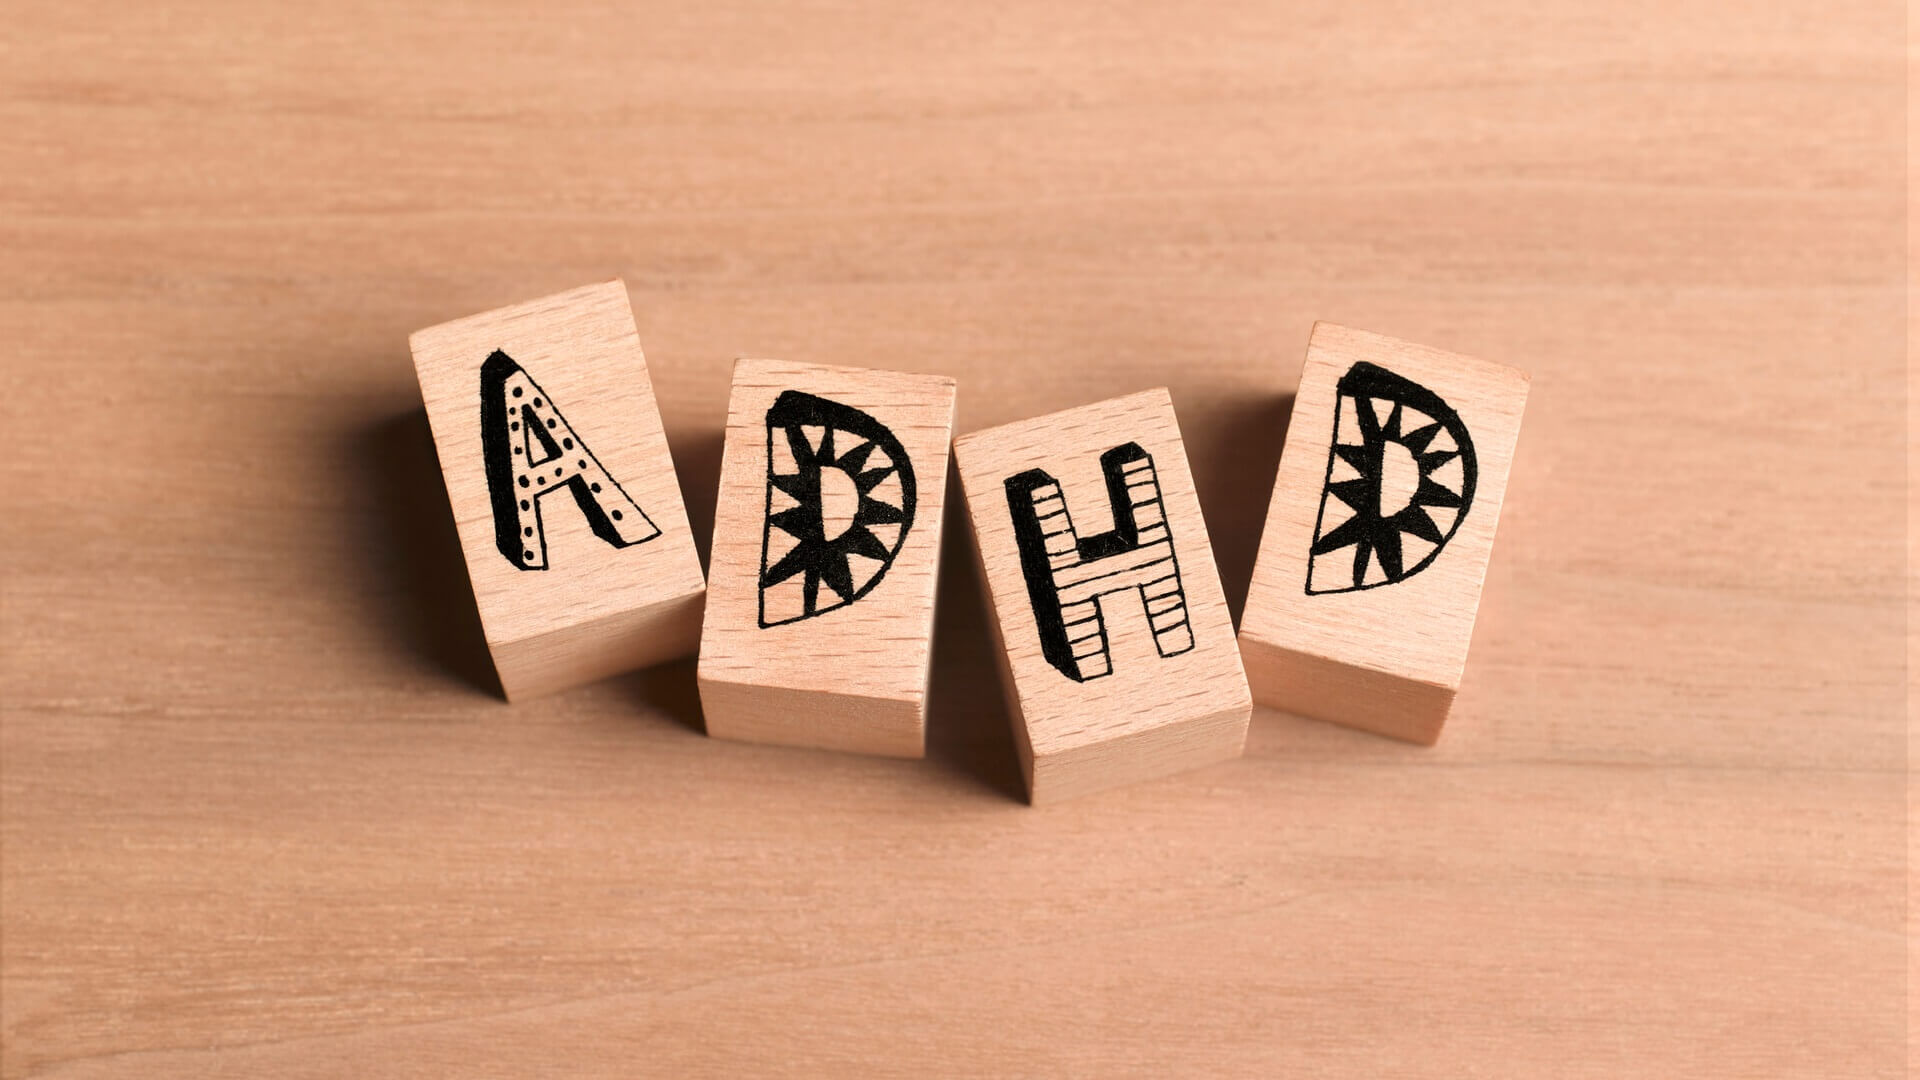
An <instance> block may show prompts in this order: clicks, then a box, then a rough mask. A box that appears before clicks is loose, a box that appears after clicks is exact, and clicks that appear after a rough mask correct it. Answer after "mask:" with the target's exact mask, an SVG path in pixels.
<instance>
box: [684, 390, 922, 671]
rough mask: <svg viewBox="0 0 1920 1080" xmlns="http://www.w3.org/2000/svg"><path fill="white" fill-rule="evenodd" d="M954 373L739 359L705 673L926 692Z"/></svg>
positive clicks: (718, 514) (717, 517) (718, 509)
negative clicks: (910, 371)
mask: <svg viewBox="0 0 1920 1080" xmlns="http://www.w3.org/2000/svg"><path fill="white" fill-rule="evenodd" d="M954 397H955V386H954V381H953V380H952V379H951V378H948V377H946V376H944V375H913V374H906V373H903V372H893V371H872V370H865V369H861V368H850V367H827V366H821V365H817V364H794V363H786V362H782V361H777V360H741V361H739V362H738V363H736V364H735V365H734V369H733V394H732V397H731V399H730V401H729V404H728V407H727V436H726V449H725V451H724V453H723V456H722V459H721V466H720V495H719V499H718V501H717V504H716V506H715V510H714V539H713V555H712V559H711V567H710V573H709V575H708V578H709V585H708V593H707V613H706V623H705V627H704V628H703V630H702V633H701V641H700V677H701V678H702V679H718V680H722V681H730V682H740V683H751V684H754V685H758V686H777V687H782V688H787V689H797V690H818V691H825V692H831V693H843V694H849V695H856V696H861V697H872V698H885V699H890V700H900V701H911V702H915V703H918V702H922V701H924V699H925V696H926V687H927V673H928V664H929V661H930V659H931V656H932V642H933V608H934V591H935V587H936V584H937V580H938V574H939V568H940V532H941V522H942V517H943V515H944V513H945V510H946V487H947V454H948V447H949V443H950V440H951V438H952V434H953V409H954Z"/></svg>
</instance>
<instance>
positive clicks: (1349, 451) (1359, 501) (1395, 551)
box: [1307, 362, 1479, 595]
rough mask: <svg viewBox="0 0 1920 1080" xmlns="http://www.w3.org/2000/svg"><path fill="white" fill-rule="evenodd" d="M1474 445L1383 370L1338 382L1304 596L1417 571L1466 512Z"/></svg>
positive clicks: (1421, 390) (1454, 418)
mask: <svg viewBox="0 0 1920 1080" xmlns="http://www.w3.org/2000/svg"><path fill="white" fill-rule="evenodd" d="M1478 473H1479V467H1478V465H1477V463H1476V462H1475V461H1474V456H1473V440H1472V439H1471V438H1469V437H1468V435H1467V428H1466V425H1465V424H1462V423H1461V422H1460V417H1459V414H1457V413H1455V412H1454V411H1453V410H1452V409H1451V408H1449V407H1448V406H1447V403H1446V402H1444V401H1442V400H1440V396H1439V395H1438V394H1435V393H1433V392H1432V391H1430V390H1428V389H1427V388H1426V387H1424V386H1421V385H1419V384H1418V383H1415V382H1413V381H1412V380H1409V379H1406V378H1403V377H1401V376H1399V375H1395V374H1394V373H1393V372H1391V371H1388V370H1387V369H1385V368H1383V367H1379V366H1377V365H1374V364H1369V363H1365V362H1362V363H1357V364H1355V365H1353V367H1351V368H1349V369H1348V370H1347V373H1346V374H1345V375H1342V376H1341V377H1340V383H1339V398H1338V400H1336V401H1335V402H1334V407H1333V446H1332V449H1331V450H1330V451H1329V452H1328V454H1327V480H1326V486H1325V488H1323V489H1322V491H1321V495H1320V517H1319V520H1318V522H1317V523H1316V524H1315V526H1314V530H1313V551H1312V553H1311V555H1310V557H1309V559H1308V564H1307V593H1308V595H1316V594H1319V593H1336V592H1353V591H1354V590H1356V589H1372V588H1377V587H1379V586H1381V585H1392V584H1394V583H1395V582H1399V581H1405V580H1406V579H1407V578H1409V577H1412V576H1413V575H1415V574H1417V573H1419V572H1420V571H1422V570H1424V569H1426V568H1427V567H1428V566H1430V565H1431V564H1432V563H1433V560H1434V559H1435V558H1437V557H1439V555H1440V550H1441V549H1442V548H1444V547H1446V545H1447V541H1448V540H1451V539H1453V534H1454V533H1455V532H1456V531H1458V530H1459V528H1460V523H1461V522H1462V521H1464V520H1466V517H1467V511H1468V510H1470V509H1472V507H1473V487H1474V483H1475V481H1476V479H1477V474H1478Z"/></svg>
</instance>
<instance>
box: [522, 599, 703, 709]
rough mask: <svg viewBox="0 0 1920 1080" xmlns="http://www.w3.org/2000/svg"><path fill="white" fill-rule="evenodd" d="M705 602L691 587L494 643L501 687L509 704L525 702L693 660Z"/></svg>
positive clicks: (698, 639) (697, 644)
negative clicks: (642, 604) (624, 608)
mask: <svg viewBox="0 0 1920 1080" xmlns="http://www.w3.org/2000/svg"><path fill="white" fill-rule="evenodd" d="M705 599H706V594H705V592H704V591H703V590H700V589H692V590H688V591H687V592H685V593H682V594H681V595H680V596H677V597H672V598H670V599H667V600H663V601H661V602H659V603H657V604H651V605H648V606H647V607H644V608H633V609H630V610H627V611H621V612H616V613H615V614H612V615H609V616H606V617H605V618H601V619H595V620H593V621H591V622H585V623H577V624H574V625H571V626H567V627H563V628H562V629H559V630H555V631H552V632H551V633H547V634H542V635H540V636H538V637H533V638H523V639H521V640H519V641H507V642H500V643H498V644H492V645H490V648H491V651H492V653H493V665H494V670H495V671H496V672H497V673H498V674H499V676H500V686H501V689H502V690H503V691H504V692H505V693H506V695H507V700H509V701H524V700H526V699H528V698H534V697H539V696H541V695H543V694H550V693H555V692H558V691H561V690H566V689H569V688H571V687H574V686H580V685H582V684H585V683H589V682H594V681H596V680H599V679H604V678H606V677H608V676H610V675H618V674H620V673H621V672H626V671H634V670H637V669H639V668H643V667H649V666H651V665H654V664H660V663H665V662H666V661H668V660H678V659H680V658H681V657H684V656H691V655H693V652H694V650H695V649H696V648H698V646H699V641H700V612H701V608H702V607H703V606H704V603H705Z"/></svg>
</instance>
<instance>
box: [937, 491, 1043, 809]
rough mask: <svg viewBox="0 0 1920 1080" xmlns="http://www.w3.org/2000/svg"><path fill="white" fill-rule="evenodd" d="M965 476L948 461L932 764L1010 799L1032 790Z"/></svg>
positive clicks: (938, 602)
mask: <svg viewBox="0 0 1920 1080" xmlns="http://www.w3.org/2000/svg"><path fill="white" fill-rule="evenodd" d="M965 502H966V500H965V497H964V496H963V495H962V494H961V491H960V474H959V472H958V470H957V469H956V468H955V467H954V466H953V465H952V464H951V462H949V465H948V471H947V504H946V514H945V519H944V521H943V522H942V523H941V530H942V533H941V545H940V587H939V590H938V591H937V592H936V594H935V597H936V598H935V606H934V619H933V672H932V675H931V677H930V680H929V684H928V689H927V759H928V760H929V761H932V762H933V763H934V764H936V765H937V766H939V767H941V768H944V769H948V770H951V771H953V772H957V773H959V774H961V775H963V776H966V777H969V778H971V779H973V780H976V781H978V782H980V783H981V784H983V785H985V786H986V787H987V788H988V789H989V790H991V791H994V792H995V793H997V794H1001V795H1004V796H1006V797H1008V798H1010V799H1015V800H1018V801H1020V802H1025V801H1026V797H1027V785H1026V781H1025V779H1024V778H1022V777H1021V775H1020V761H1019V757H1018V756H1017V752H1016V751H1015V749H1014V744H1013V728H1012V722H1013V716H1012V714H1011V713H1010V712H1009V711H1008V709H1007V702H1006V695H1005V690H1004V688H1003V687H1002V686H1001V680H1000V668H999V664H998V662H997V660H996V658H995V657H994V655H993V648H994V646H993V635H992V633H991V632H990V631H989V629H988V627H987V595H986V586H985V583H984V582H982V581H981V580H980V570H979V567H978V566H976V565H975V562H974V554H973V533H972V526H971V525H970V524H969V523H968V520H967V511H966V505H965Z"/></svg>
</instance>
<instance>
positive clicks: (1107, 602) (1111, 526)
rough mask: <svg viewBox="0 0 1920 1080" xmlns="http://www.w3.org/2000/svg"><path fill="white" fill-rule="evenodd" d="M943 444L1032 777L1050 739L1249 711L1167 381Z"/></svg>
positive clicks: (1078, 739) (1084, 739)
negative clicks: (954, 469) (949, 452)
mask: <svg viewBox="0 0 1920 1080" xmlns="http://www.w3.org/2000/svg"><path fill="white" fill-rule="evenodd" d="M955 454H956V456H957V460H958V462H959V473H960V478H961V484H962V487H963V490H964V494H965V498H966V501H967V509H968V513H969V516H970V519H971V521H972V523H973V527H974V539H975V542H976V544H977V545H978V550H979V557H980V563H981V567H982V577H983V580H984V581H985V582H986V586H987V592H988V596H989V601H990V603H991V607H992V615H993V619H994V623H995V626H996V630H997V633H998V635H999V641H1000V643H1001V657H1002V659H1003V661H1004V663H1005V664H1006V667H1007V670H1008V672H1009V674H1010V681H1011V684H1012V687H1013V696H1014V697H1015V698H1017V704H1018V708H1017V710H1016V715H1017V716H1018V718H1019V719H1018V721H1017V722H1019V723H1021V724H1022V725H1023V729H1024V730H1023V733H1022V734H1023V736H1024V740H1025V745H1026V746H1027V747H1028V748H1029V752H1030V755H1031V758H1032V761H1033V763H1034V764H1033V766H1032V774H1033V783H1034V784H1035V785H1038V784H1041V783H1042V782H1043V777H1044V773H1045V769H1044V768H1043V767H1042V764H1041V763H1042V762H1044V761H1045V760H1046V759H1047V758H1048V756H1049V755H1050V754H1057V753H1060V752H1063V751H1066V750H1069V749H1073V748H1081V747H1087V746H1094V745H1098V744H1102V743H1107V742H1112V741H1115V740H1120V739H1124V738H1127V737H1129V736H1132V735H1135V734H1137V733H1140V732H1142V731H1144V730H1148V729H1153V728H1159V727H1173V726H1177V725H1179V724H1182V723H1187V722H1191V721H1193V720H1194V719H1195V718H1199V717H1206V716H1211V715H1214V714H1217V713H1222V712H1233V711H1235V710H1238V711H1240V712H1242V713H1244V712H1245V711H1246V709H1247V707H1248V703H1249V701H1250V696H1249V691H1248V689H1247V685H1246V677H1245V673H1244V672H1243V670H1242V668H1241V663H1240V656H1239V651H1238V649H1237V647H1236V646H1235V644H1234V634H1233V625H1232V620H1231V617H1230V615H1229V613H1228V610H1227V605H1226V600H1225V596H1224V594H1223V592H1222V589H1221V586H1220V578H1219V574H1218V571H1217V570H1216V568H1215V565H1214V562H1213V552H1212V548H1211V544H1210V542H1209V540H1208V537H1207V531H1206V525H1205V522H1204V520H1203V519H1202V517H1201V513H1200V504H1199V499H1198V497H1197V495H1196V493H1195V490H1194V485H1193V479H1192V475H1191V472H1190V471H1189V468H1188V464H1187V458H1186V452H1185V448H1184V446H1183V445H1182V443H1181V440H1180V433H1179V427H1178V425H1177V423H1176V422H1175V419H1174V412H1173V406H1172V402H1171V400H1170V398H1169V397H1168V395H1167V393H1166V391H1165V390H1154V391H1147V392H1145V393H1141V394H1134V395H1130V396H1128V397H1124V398H1116V399H1113V400H1111V401H1106V402H1101V403H1098V404H1095V405H1090V406H1085V407H1082V408H1079V409H1073V410H1068V411H1066V412H1062V413H1056V414H1053V415H1050V416H1047V417H1042V418H1040V419H1038V420H1034V421H1027V422H1024V423H1019V424H1011V425H1005V426H1002V427H998V428H994V429H991V430H988V431H983V432H977V433H974V434H972V435H969V436H967V437H966V438H964V439H962V440H960V441H958V442H957V443H956V447H955ZM1127 518H1131V520H1130V521H1128V520H1125V519H1127ZM1096 758H1097V755H1096ZM1023 763H1024V762H1023ZM1035 791H1036V793H1037V791H1038V789H1037V787H1036V788H1035Z"/></svg>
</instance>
